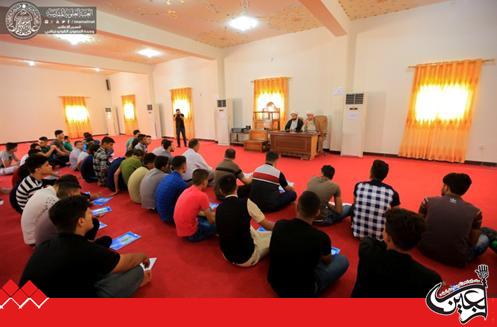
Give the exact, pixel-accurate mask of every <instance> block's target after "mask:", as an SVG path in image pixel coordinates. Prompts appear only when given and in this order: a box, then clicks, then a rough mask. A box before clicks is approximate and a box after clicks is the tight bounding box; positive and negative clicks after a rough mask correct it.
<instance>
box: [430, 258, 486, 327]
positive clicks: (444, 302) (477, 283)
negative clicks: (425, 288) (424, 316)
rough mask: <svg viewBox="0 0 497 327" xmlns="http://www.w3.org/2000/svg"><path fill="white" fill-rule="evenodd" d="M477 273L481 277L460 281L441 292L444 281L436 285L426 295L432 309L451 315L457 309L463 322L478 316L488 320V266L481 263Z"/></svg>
mask: <svg viewBox="0 0 497 327" xmlns="http://www.w3.org/2000/svg"><path fill="white" fill-rule="evenodd" d="M475 273H476V275H477V276H478V278H479V279H469V280H466V281H464V282H460V283H459V284H457V285H455V286H453V287H450V288H449V289H447V290H445V291H444V292H442V293H440V294H439V290H440V288H441V287H442V283H439V284H437V285H435V287H433V288H432V289H431V290H430V291H429V292H428V295H427V296H426V304H427V305H428V307H429V308H430V310H431V311H433V312H435V313H438V314H441V315H451V314H453V313H454V312H455V311H456V310H457V312H458V313H459V321H460V322H461V323H462V324H465V323H467V322H468V321H470V320H471V319H473V318H475V317H478V316H482V317H483V319H485V320H486V319H487V314H488V310H487V287H488V285H487V278H488V266H487V265H479V266H478V268H477V269H476V270H475Z"/></svg>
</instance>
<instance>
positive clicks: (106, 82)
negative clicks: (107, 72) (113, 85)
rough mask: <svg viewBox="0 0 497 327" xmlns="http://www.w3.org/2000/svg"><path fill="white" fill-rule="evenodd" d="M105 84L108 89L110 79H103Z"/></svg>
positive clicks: (108, 89)
mask: <svg viewBox="0 0 497 327" xmlns="http://www.w3.org/2000/svg"><path fill="white" fill-rule="evenodd" d="M105 86H107V91H110V80H108V79H106V80H105Z"/></svg>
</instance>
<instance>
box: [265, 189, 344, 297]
mask: <svg viewBox="0 0 497 327" xmlns="http://www.w3.org/2000/svg"><path fill="white" fill-rule="evenodd" d="M320 208H321V200H320V199H319V197H318V196H317V195H316V194H315V193H313V192H310V191H305V192H304V193H302V195H301V196H300V198H299V201H298V205H297V218H295V219H292V220H280V221H278V222H277V223H276V224H275V226H274V229H273V235H272V236H271V244H270V246H269V258H270V263H269V273H268V281H269V283H270V284H271V286H272V288H273V290H274V291H275V292H276V293H277V294H278V295H279V296H281V297H315V296H319V295H320V294H321V293H322V292H323V291H324V290H325V289H326V288H327V287H328V286H330V284H332V283H333V282H335V281H336V280H338V278H340V276H342V275H343V274H344V273H345V271H347V268H348V267H349V261H348V260H347V258H346V257H344V256H342V255H340V254H336V255H333V256H332V255H331V240H330V238H329V236H328V235H327V234H326V233H324V232H322V231H320V230H319V229H317V228H315V227H313V226H312V221H313V220H314V219H316V218H317V217H319V215H320Z"/></svg>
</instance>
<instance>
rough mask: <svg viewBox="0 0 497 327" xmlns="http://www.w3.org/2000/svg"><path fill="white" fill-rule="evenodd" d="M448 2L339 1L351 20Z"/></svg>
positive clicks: (423, 0)
mask: <svg viewBox="0 0 497 327" xmlns="http://www.w3.org/2000/svg"><path fill="white" fill-rule="evenodd" d="M444 1H448V0H338V2H340V5H341V6H342V8H343V10H344V11H345V13H346V14H347V16H349V18H350V19H351V20H355V19H359V18H367V17H372V16H379V15H384V14H389V13H392V12H397V11H401V10H407V9H412V8H416V7H420V6H426V5H431V4H434V3H438V2H444Z"/></svg>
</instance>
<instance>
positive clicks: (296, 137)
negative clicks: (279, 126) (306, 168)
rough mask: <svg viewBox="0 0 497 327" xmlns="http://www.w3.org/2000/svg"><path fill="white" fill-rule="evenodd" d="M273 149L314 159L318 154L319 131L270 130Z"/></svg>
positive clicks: (302, 157) (289, 154)
mask: <svg viewBox="0 0 497 327" xmlns="http://www.w3.org/2000/svg"><path fill="white" fill-rule="evenodd" d="M269 135H270V138H271V151H274V152H277V153H279V154H280V155H287V156H296V157H300V158H301V159H307V160H312V159H314V157H315V156H316V154H317V144H318V136H319V133H295V132H279V131H272V132H269Z"/></svg>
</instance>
